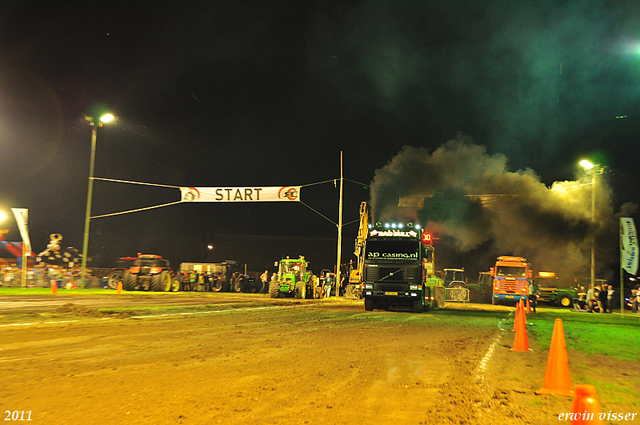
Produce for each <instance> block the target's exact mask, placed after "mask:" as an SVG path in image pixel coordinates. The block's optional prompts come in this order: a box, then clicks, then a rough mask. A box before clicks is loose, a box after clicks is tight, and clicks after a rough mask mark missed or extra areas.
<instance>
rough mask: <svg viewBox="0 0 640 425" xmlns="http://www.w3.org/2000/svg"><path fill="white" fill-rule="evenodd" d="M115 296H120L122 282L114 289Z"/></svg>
mask: <svg viewBox="0 0 640 425" xmlns="http://www.w3.org/2000/svg"><path fill="white" fill-rule="evenodd" d="M116 293H117V294H122V282H120V281H118V286H117V288H116Z"/></svg>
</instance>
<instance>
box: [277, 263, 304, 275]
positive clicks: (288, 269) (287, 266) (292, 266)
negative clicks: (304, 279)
mask: <svg viewBox="0 0 640 425" xmlns="http://www.w3.org/2000/svg"><path fill="white" fill-rule="evenodd" d="M300 271H302V272H304V268H303V266H302V265H301V264H300V263H282V274H294V273H299V272H300Z"/></svg>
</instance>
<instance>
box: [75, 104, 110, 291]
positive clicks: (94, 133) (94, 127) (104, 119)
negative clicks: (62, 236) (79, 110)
mask: <svg viewBox="0 0 640 425" xmlns="http://www.w3.org/2000/svg"><path fill="white" fill-rule="evenodd" d="M114 119H115V117H114V116H113V115H111V114H105V115H102V116H101V117H100V119H99V120H98V122H97V123H96V122H94V120H93V118H87V120H88V121H89V125H90V126H91V159H90V160H89V188H88V189H87V210H86V213H85V216H84V238H83V240H82V274H81V276H80V288H81V289H84V288H85V281H86V279H85V278H86V275H87V251H88V250H89V223H90V222H91V199H92V197H93V168H94V164H95V161H96V141H97V139H98V127H102V124H103V123H108V122H111V121H113V120H114Z"/></svg>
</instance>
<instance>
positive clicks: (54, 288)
mask: <svg viewBox="0 0 640 425" xmlns="http://www.w3.org/2000/svg"><path fill="white" fill-rule="evenodd" d="M50 284H51V293H52V294H57V293H58V281H57V280H52V281H51V282H50Z"/></svg>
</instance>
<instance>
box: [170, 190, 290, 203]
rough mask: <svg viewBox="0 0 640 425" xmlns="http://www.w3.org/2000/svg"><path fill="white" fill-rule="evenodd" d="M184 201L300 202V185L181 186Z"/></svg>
mask: <svg viewBox="0 0 640 425" xmlns="http://www.w3.org/2000/svg"><path fill="white" fill-rule="evenodd" d="M180 193H181V195H182V198H181V201H182V202H300V186H267V187H181V188H180Z"/></svg>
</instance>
